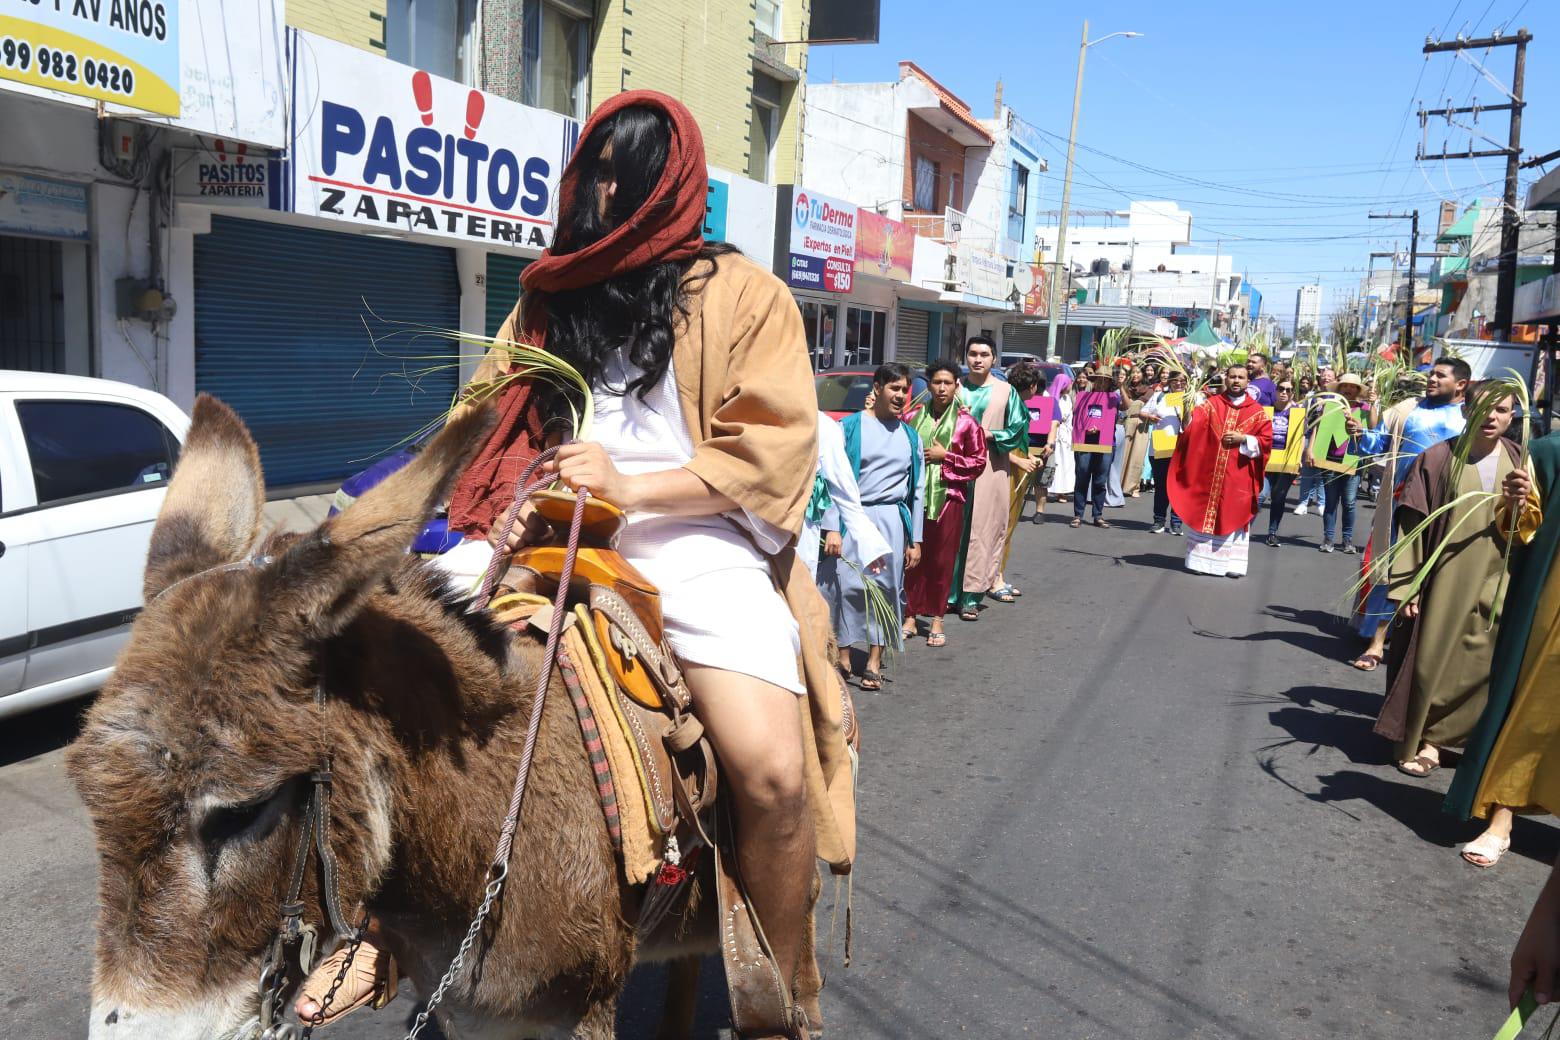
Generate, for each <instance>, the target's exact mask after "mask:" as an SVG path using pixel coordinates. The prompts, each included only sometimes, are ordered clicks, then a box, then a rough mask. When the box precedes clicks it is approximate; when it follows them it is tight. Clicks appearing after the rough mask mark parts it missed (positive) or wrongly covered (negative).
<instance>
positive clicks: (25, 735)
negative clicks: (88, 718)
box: [0, 697, 92, 766]
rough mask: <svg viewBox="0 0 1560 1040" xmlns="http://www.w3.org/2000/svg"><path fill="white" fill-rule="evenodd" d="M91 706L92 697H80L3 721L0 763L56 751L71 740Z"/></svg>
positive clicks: (8, 762) (4, 764) (3, 763)
mask: <svg viewBox="0 0 1560 1040" xmlns="http://www.w3.org/2000/svg"><path fill="white" fill-rule="evenodd" d="M91 705H92V698H90V697H82V698H79V699H77V700H73V701H66V702H65V703H63V704H51V705H49V706H48V707H47V708H39V709H38V710H36V711H30V712H28V713H27V714H25V715H18V716H17V717H15V718H13V719H9V720H7V721H6V723H5V741H4V742H3V743H0V766H8V765H12V764H14V763H16V762H21V761H24V760H26V759H29V758H35V757H37V756H38V755H43V754H47V753H48V752H50V751H57V750H59V749H60V748H62V747H64V746H65V745H66V744H69V743H70V742H71V741H72V740H75V739H76V734H77V733H79V732H80V731H81V720H82V716H83V715H85V714H86V711H87V709H88V708H89V707H91Z"/></svg>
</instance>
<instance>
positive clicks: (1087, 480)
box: [1069, 371, 1121, 527]
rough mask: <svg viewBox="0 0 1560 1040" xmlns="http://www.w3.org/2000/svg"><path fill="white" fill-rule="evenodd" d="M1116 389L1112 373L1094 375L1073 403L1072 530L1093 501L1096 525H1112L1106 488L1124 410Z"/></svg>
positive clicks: (1080, 524) (1119, 394)
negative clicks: (1107, 513) (1107, 515)
mask: <svg viewBox="0 0 1560 1040" xmlns="http://www.w3.org/2000/svg"><path fill="white" fill-rule="evenodd" d="M1114 386H1115V378H1114V377H1113V376H1111V374H1110V373H1109V372H1100V371H1095V372H1091V373H1090V374H1089V389H1087V390H1085V391H1083V392H1082V393H1080V394H1078V395H1077V400H1075V401H1074V402H1073V419H1072V448H1073V457H1074V459H1075V460H1076V461H1075V462H1074V463H1073V465H1074V467H1075V470H1076V478H1077V483H1076V484H1075V485H1074V487H1073V518H1072V523H1071V524H1070V525H1069V526H1071V527H1082V526H1083V506H1084V503H1086V502H1089V501H1091V500H1092V501H1093V503H1094V526H1095V527H1109V526H1110V521H1109V520H1106V519H1105V486H1106V483H1107V481H1108V479H1109V477H1110V460H1111V455H1112V453H1113V451H1114V450H1115V446H1116V413H1117V412H1119V411H1120V410H1121V392H1120V391H1118V390H1114V389H1112V387H1114Z"/></svg>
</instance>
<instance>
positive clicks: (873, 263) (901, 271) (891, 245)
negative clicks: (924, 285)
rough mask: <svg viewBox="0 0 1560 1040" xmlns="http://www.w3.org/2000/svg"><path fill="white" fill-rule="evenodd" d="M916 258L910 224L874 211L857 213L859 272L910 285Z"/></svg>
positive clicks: (857, 259) (856, 266)
mask: <svg viewBox="0 0 1560 1040" xmlns="http://www.w3.org/2000/svg"><path fill="white" fill-rule="evenodd" d="M914 256H915V232H914V231H912V230H910V225H909V224H905V223H902V222H900V221H897V220H889V219H888V218H887V217H885V216H883V215H882V214H881V213H875V212H873V211H872V210H870V209H858V210H857V211H856V264H855V268H856V270H857V271H859V272H861V273H863V274H872V275H877V276H878V277H879V278H892V279H895V280H896V281H901V282H908V281H909V280H910V262H911V260H912V259H913V258H914Z"/></svg>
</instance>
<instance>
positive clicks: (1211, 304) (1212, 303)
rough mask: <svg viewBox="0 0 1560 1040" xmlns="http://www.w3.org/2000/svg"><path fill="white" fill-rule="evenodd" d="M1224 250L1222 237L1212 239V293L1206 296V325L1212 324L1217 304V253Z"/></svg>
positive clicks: (1211, 326)
mask: <svg viewBox="0 0 1560 1040" xmlns="http://www.w3.org/2000/svg"><path fill="white" fill-rule="evenodd" d="M1222 252H1224V239H1222V238H1216V239H1214V240H1213V295H1212V296H1210V297H1208V327H1209V328H1210V329H1211V328H1213V327H1214V325H1213V314H1214V310H1215V309H1216V308H1217V307H1218V305H1219V255H1220V254H1221V253H1222Z"/></svg>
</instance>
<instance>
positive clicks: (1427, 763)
mask: <svg viewBox="0 0 1560 1040" xmlns="http://www.w3.org/2000/svg"><path fill="white" fill-rule="evenodd" d="M1414 766H1418V767H1419V768H1418V769H1415V768H1414ZM1440 768H1441V763H1439V762H1437V761H1436V760H1435V759H1433V758H1428V757H1426V756H1425V755H1415V756H1414V757H1413V758H1411V759H1409V760H1408V761H1407V762H1399V763H1398V764H1397V771H1398V772H1399V773H1406V774H1407V775H1409V776H1415V777H1418V778H1420V779H1421V780H1423V779H1424V778H1425V777H1427V776H1429V775H1430V774H1431V773H1433V772H1435V771H1436V770H1437V769H1440Z"/></svg>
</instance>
